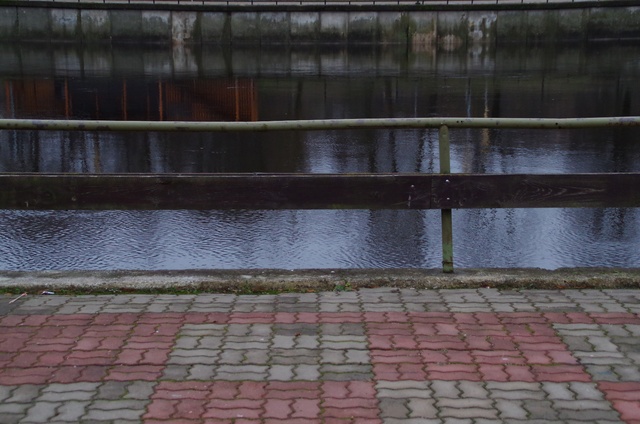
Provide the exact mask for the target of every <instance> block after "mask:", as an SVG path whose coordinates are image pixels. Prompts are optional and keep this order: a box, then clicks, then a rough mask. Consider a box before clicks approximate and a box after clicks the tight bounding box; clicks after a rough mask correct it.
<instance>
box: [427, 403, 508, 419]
mask: <svg viewBox="0 0 640 424" xmlns="http://www.w3.org/2000/svg"><path fill="white" fill-rule="evenodd" d="M438 411H439V412H438V416H439V417H441V418H469V419H472V420H473V419H477V418H488V419H497V418H498V413H497V411H496V410H495V409H494V408H491V409H484V408H475V407H458V406H454V407H440V406H438Z"/></svg>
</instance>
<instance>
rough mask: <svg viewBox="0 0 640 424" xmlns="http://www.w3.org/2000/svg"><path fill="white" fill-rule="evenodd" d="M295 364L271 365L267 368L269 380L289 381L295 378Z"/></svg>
mask: <svg viewBox="0 0 640 424" xmlns="http://www.w3.org/2000/svg"><path fill="white" fill-rule="evenodd" d="M294 368H295V365H272V366H271V367H270V368H269V377H268V378H269V380H277V381H291V380H294V378H295V373H294Z"/></svg>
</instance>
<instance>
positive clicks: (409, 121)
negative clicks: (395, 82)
mask: <svg viewBox="0 0 640 424" xmlns="http://www.w3.org/2000/svg"><path fill="white" fill-rule="evenodd" d="M622 126H625V127H640V117H614V118H583V119H507V118H501V119H498V118H395V119H341V120H306V121H304V120H303V121H263V122H144V121H71V120H64V121H63V120H27V119H0V130H2V129H5V130H6V129H12V130H63V131H78V130H80V131H274V130H279V131H282V130H287V131H311V130H343V129H373V128H396V129H401V128H402V129H406V128H438V130H439V145H440V174H419V173H395V174H369V173H362V174H33V173H4V174H0V209H44V210H68V209H200V210H206V209H440V210H441V211H442V212H441V213H442V250H443V271H444V272H453V235H452V234H453V232H452V231H453V230H452V222H451V210H452V209H458V208H534V207H535V208H541V207H562V208H566V207H640V173H638V172H632V173H600V174H500V175H490V174H489V175H488V174H452V173H451V169H450V159H449V151H450V146H449V128H494V129H496V128H499V129H506V128H529V129H539V130H548V129H571V128H601V127H622ZM639 129H640V128H639Z"/></svg>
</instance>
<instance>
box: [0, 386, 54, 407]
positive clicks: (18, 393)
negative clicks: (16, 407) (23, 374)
mask: <svg viewBox="0 0 640 424" xmlns="http://www.w3.org/2000/svg"><path fill="white" fill-rule="evenodd" d="M43 387H44V386H40V385H34V384H24V385H22V386H18V387H16V388H15V389H14V390H13V391H12V392H11V396H10V397H9V398H8V399H7V400H6V401H5V402H7V403H31V402H32V401H33V400H34V399H36V398H37V397H38V396H40V391H41V390H42V388H43Z"/></svg>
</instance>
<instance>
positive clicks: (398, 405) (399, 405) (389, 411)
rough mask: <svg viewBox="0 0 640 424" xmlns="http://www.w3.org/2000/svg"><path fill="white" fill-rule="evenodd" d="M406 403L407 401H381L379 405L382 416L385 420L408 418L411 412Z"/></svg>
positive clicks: (389, 399) (392, 399)
mask: <svg viewBox="0 0 640 424" xmlns="http://www.w3.org/2000/svg"><path fill="white" fill-rule="evenodd" d="M406 403H407V400H406V399H398V398H386V399H381V400H380V403H379V404H378V408H380V416H381V417H383V418H408V417H409V412H410V411H409V408H408V407H407V405H406Z"/></svg>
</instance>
